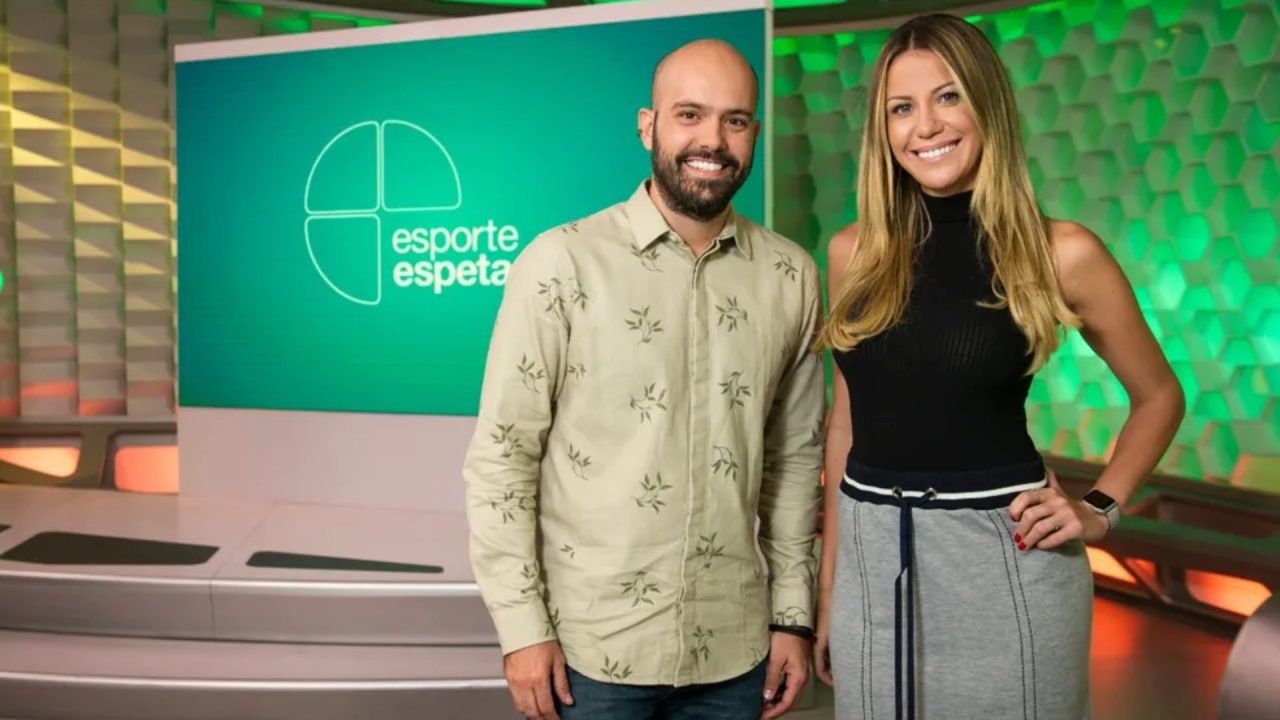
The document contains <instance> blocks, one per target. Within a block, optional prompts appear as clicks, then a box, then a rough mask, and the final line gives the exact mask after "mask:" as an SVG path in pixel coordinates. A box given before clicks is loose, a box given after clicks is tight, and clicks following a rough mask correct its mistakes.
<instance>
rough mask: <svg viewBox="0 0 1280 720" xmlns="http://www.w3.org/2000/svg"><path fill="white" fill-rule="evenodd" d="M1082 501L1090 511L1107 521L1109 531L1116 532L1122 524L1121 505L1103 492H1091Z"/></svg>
mask: <svg viewBox="0 0 1280 720" xmlns="http://www.w3.org/2000/svg"><path fill="white" fill-rule="evenodd" d="M1081 500H1082V501H1084V504H1085V505H1088V506H1089V509H1090V510H1093V511H1094V512H1096V513H1098V514H1099V515H1101V516H1103V517H1105V518H1106V519H1107V528H1108V529H1111V530H1114V529H1115V527H1116V526H1117V525H1119V524H1120V505H1119V504H1118V503H1116V501H1115V499H1114V498H1112V497H1111V496H1110V495H1108V494H1106V493H1104V492H1102V491H1101V490H1090V491H1089V494H1088V495H1085V496H1084V497H1083V498H1081Z"/></svg>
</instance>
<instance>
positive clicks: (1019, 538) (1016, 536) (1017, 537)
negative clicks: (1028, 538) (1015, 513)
mask: <svg viewBox="0 0 1280 720" xmlns="http://www.w3.org/2000/svg"><path fill="white" fill-rule="evenodd" d="M1013 541H1014V542H1016V543H1019V544H1021V543H1022V533H1014V534H1013Z"/></svg>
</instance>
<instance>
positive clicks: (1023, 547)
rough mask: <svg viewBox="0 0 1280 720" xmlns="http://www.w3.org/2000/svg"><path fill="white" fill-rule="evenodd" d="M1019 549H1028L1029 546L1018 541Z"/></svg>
mask: <svg viewBox="0 0 1280 720" xmlns="http://www.w3.org/2000/svg"><path fill="white" fill-rule="evenodd" d="M1018 549H1019V550H1026V549H1027V546H1026V545H1025V544H1024V543H1018Z"/></svg>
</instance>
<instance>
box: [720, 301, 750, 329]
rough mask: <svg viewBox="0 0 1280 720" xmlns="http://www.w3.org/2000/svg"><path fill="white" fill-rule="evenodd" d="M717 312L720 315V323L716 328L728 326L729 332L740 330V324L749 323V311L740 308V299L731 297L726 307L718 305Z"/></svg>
mask: <svg viewBox="0 0 1280 720" xmlns="http://www.w3.org/2000/svg"><path fill="white" fill-rule="evenodd" d="M716 310H717V311H718V312H719V313H720V322H718V323H716V327H720V326H721V325H726V324H727V325H728V326H729V332H733V331H734V330H737V329H738V323H740V322H741V323H746V322H747V311H746V310H743V309H742V308H740V307H738V298H737V297H731V298H729V300H728V302H726V303H725V304H724V305H716Z"/></svg>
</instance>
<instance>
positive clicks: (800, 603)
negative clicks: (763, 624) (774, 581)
mask: <svg viewBox="0 0 1280 720" xmlns="http://www.w3.org/2000/svg"><path fill="white" fill-rule="evenodd" d="M772 595H773V615H772V616H771V617H770V618H769V623H770V624H772V625H791V626H795V625H799V626H801V627H807V628H815V627H817V622H816V619H815V618H814V616H813V593H812V592H810V591H808V590H806V589H803V588H796V587H779V588H775V589H774V590H773V593H772Z"/></svg>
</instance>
